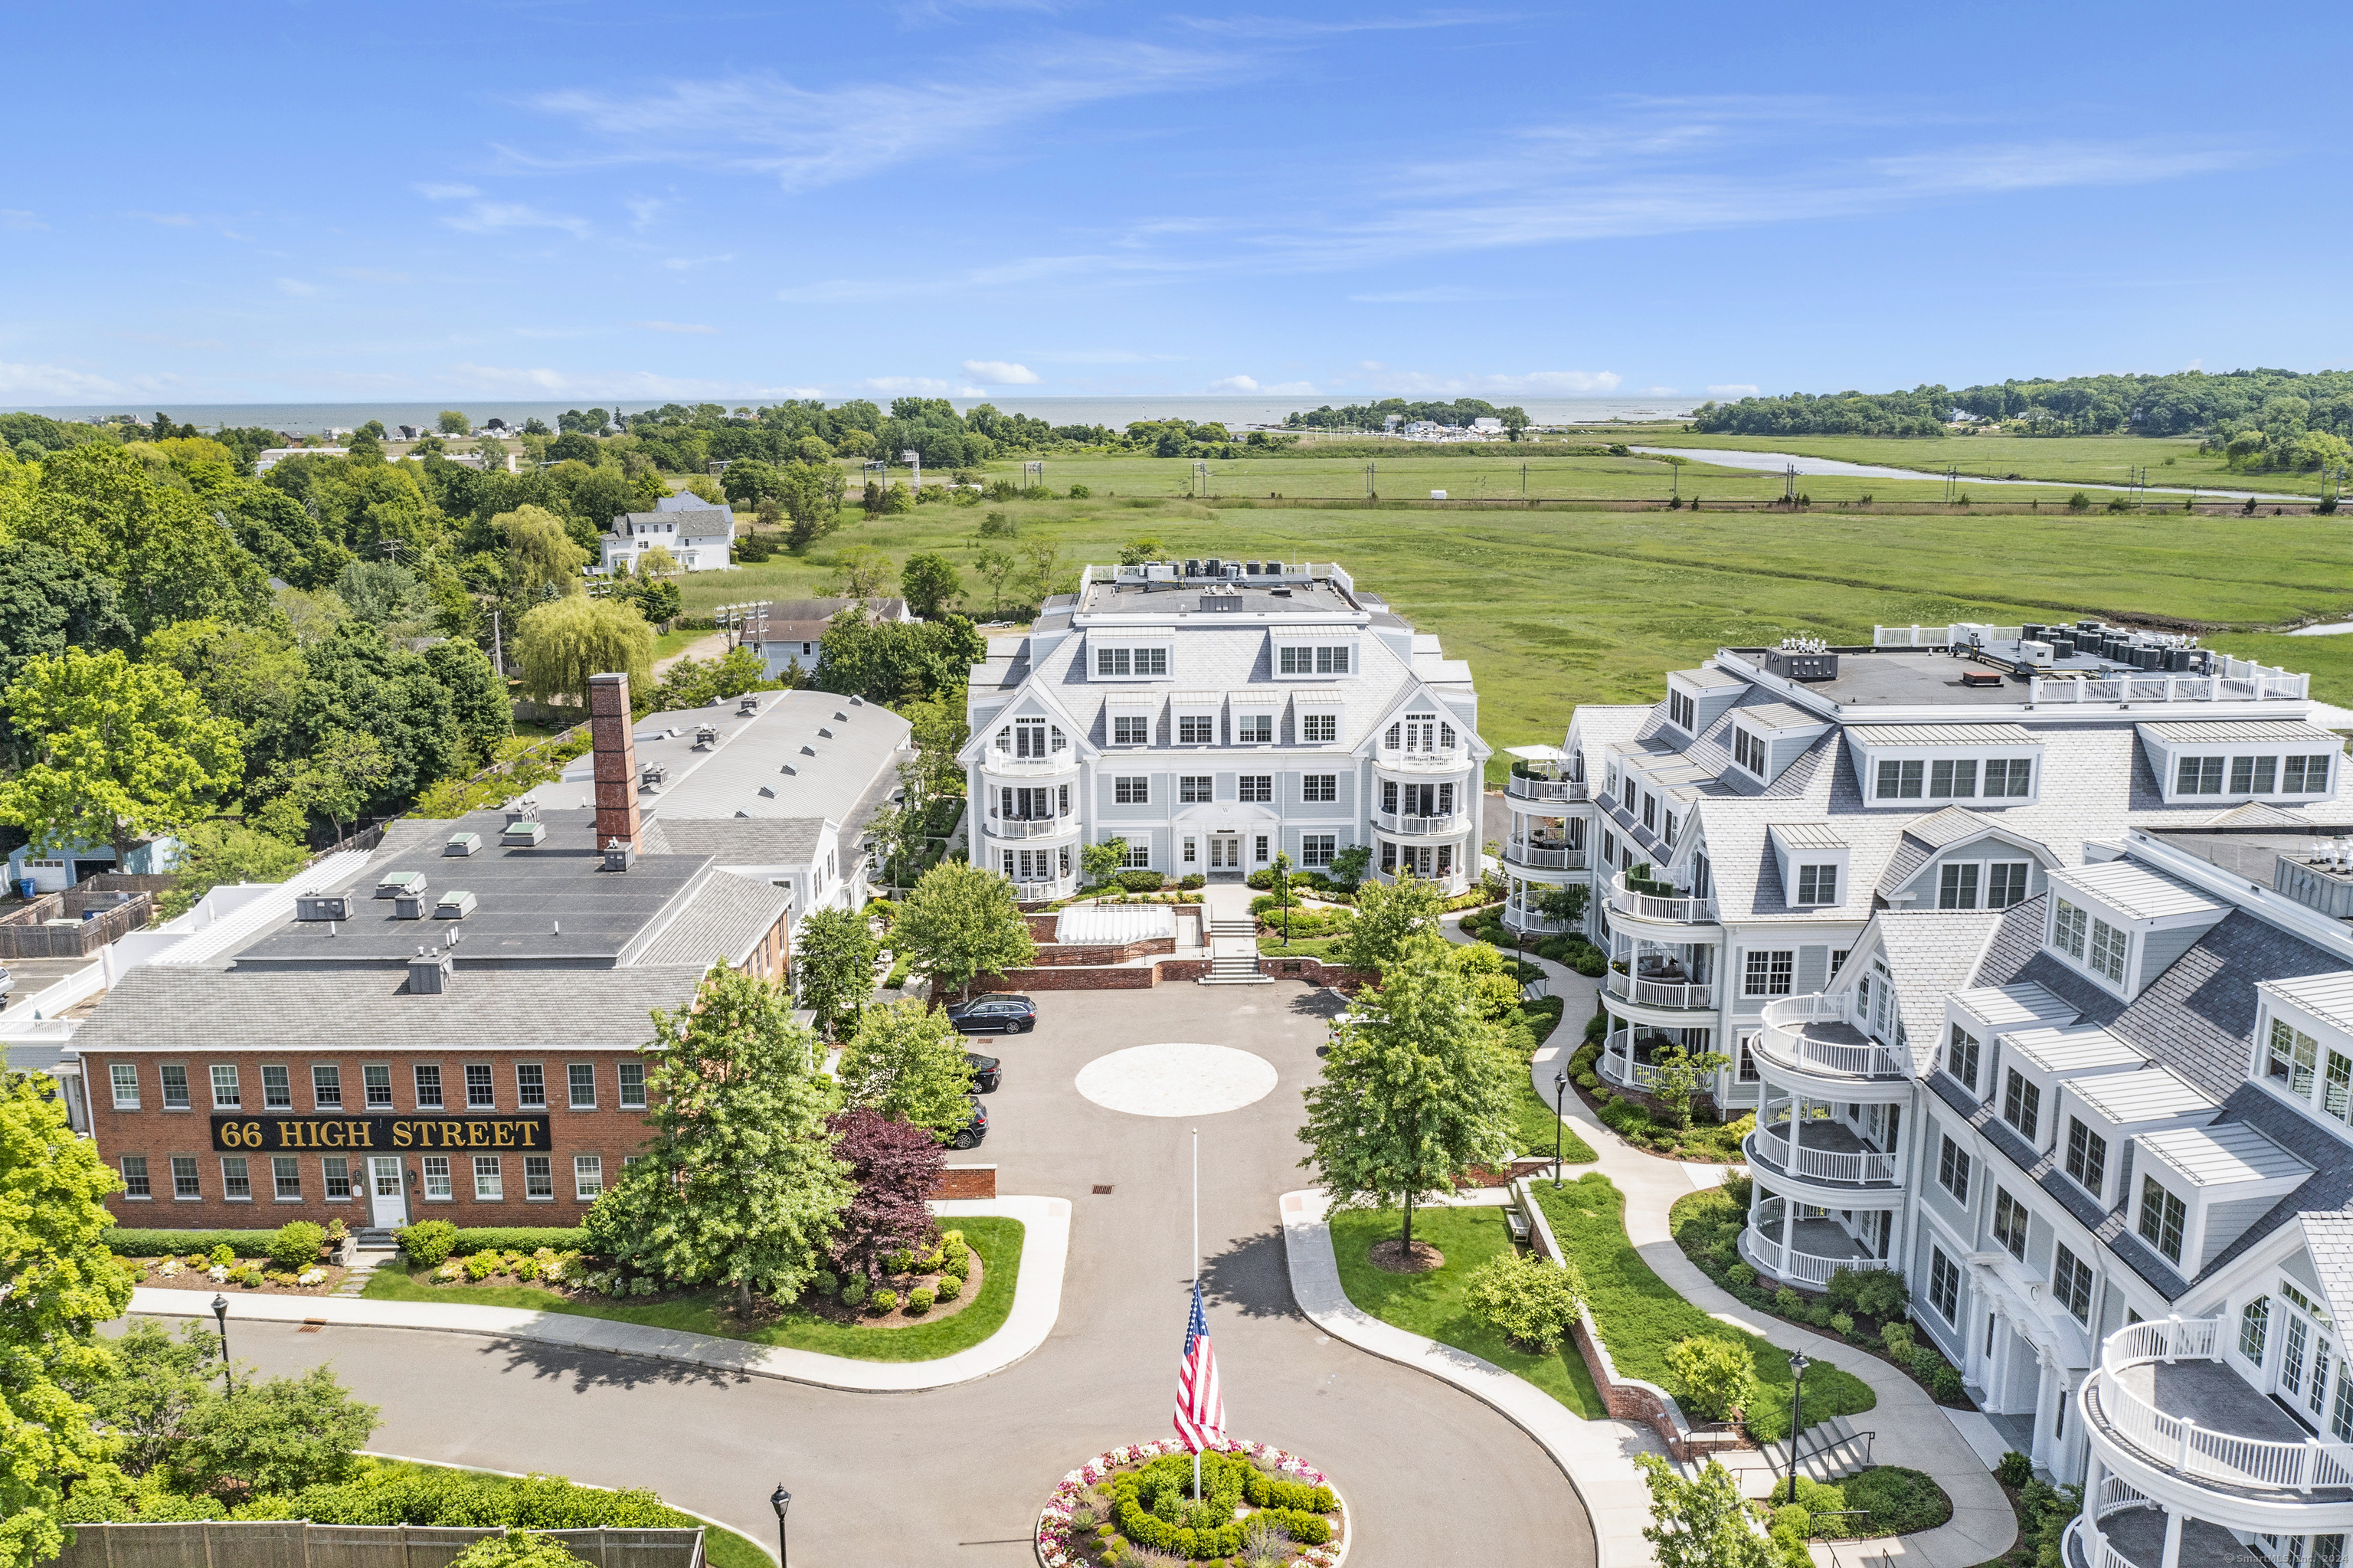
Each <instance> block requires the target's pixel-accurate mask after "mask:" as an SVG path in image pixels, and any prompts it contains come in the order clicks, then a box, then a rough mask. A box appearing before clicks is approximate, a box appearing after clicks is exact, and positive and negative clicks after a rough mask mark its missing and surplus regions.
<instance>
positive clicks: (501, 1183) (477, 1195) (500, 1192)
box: [474, 1154, 507, 1203]
mask: <svg viewBox="0 0 2353 1568" xmlns="http://www.w3.org/2000/svg"><path fill="white" fill-rule="evenodd" d="M506 1195H507V1187H506V1177H505V1175H504V1174H503V1173H502V1172H501V1171H500V1170H499V1157H498V1156H497V1155H495V1154H477V1155H475V1156H474V1201H475V1202H481V1203H488V1202H497V1201H498V1200H500V1199H501V1198H504V1197H505V1196H506Z"/></svg>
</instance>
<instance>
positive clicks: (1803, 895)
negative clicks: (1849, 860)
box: [1798, 865, 1838, 904]
mask: <svg viewBox="0 0 2353 1568" xmlns="http://www.w3.org/2000/svg"><path fill="white" fill-rule="evenodd" d="M1798 902H1799V903H1800V904H1835V903H1837V902H1838V867H1836V866H1834V865H1801V866H1799V868H1798Z"/></svg>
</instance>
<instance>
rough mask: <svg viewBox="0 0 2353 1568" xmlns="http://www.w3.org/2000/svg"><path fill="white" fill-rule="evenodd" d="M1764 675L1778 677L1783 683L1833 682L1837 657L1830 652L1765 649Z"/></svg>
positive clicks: (1837, 663)
mask: <svg viewBox="0 0 2353 1568" xmlns="http://www.w3.org/2000/svg"><path fill="white" fill-rule="evenodd" d="M1765 673H1767V674H1768V675H1778V676H1780V677H1781V678H1782V679H1783V680H1785V681H1835V680H1837V679H1838V673H1839V656H1838V655H1837V654H1835V653H1831V652H1800V651H1799V650H1796V649H1789V648H1767V650H1765Z"/></svg>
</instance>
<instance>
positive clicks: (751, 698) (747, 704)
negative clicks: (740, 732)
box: [735, 692, 760, 717]
mask: <svg viewBox="0 0 2353 1568" xmlns="http://www.w3.org/2000/svg"><path fill="white" fill-rule="evenodd" d="M759 711H760V699H759V697H758V696H757V695H756V694H754V693H751V692H746V693H744V700H743V701H742V702H740V703H738V704H736V705H735V712H736V714H737V715H739V716H743V717H749V716H750V715H754V714H756V713H758V712H759Z"/></svg>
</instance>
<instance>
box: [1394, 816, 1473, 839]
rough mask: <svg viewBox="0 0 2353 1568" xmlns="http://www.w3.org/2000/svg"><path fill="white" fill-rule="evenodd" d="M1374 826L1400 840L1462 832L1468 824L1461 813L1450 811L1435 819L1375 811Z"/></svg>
mask: <svg viewBox="0 0 2353 1568" xmlns="http://www.w3.org/2000/svg"><path fill="white" fill-rule="evenodd" d="M1373 825H1374V826H1375V827H1377V828H1378V829H1380V830H1381V832H1385V833H1395V834H1397V835H1398V837H1399V838H1426V837H1429V836H1430V835H1431V834H1435V833H1456V832H1461V831H1462V829H1463V828H1464V826H1465V825H1466V824H1465V822H1464V821H1463V818H1462V813H1461V812H1460V811H1449V812H1446V813H1445V814H1443V815H1441V816H1435V817H1409V816H1407V815H1405V814H1404V813H1402V812H1398V811H1375V812H1374V813H1373Z"/></svg>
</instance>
